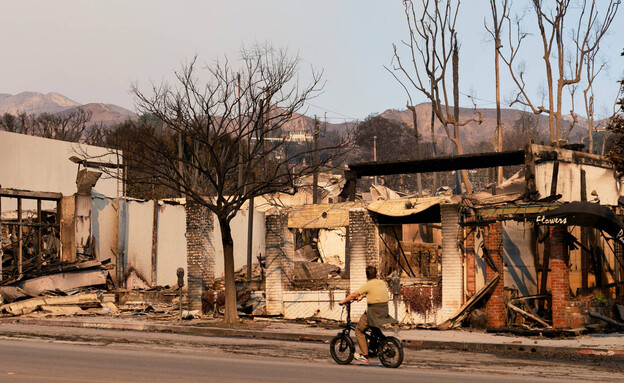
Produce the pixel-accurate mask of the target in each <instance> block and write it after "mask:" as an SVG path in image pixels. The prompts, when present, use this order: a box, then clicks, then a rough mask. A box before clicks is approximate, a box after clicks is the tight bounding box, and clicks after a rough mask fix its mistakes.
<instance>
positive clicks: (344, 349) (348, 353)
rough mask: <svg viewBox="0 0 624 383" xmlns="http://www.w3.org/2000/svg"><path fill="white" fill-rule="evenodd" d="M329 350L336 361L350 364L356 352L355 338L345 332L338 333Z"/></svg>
mask: <svg viewBox="0 0 624 383" xmlns="http://www.w3.org/2000/svg"><path fill="white" fill-rule="evenodd" d="M329 351H330V353H331V356H332V358H334V360H335V361H336V363H338V364H349V363H351V361H352V360H353V354H354V353H355V347H354V345H353V340H351V338H350V337H348V336H346V335H344V334H339V335H336V336H335V337H334V338H333V339H332V340H331V342H330V344H329Z"/></svg>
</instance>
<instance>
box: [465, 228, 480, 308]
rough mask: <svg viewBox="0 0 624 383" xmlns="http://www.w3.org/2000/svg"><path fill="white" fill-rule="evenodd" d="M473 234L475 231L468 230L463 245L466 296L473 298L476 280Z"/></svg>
mask: <svg viewBox="0 0 624 383" xmlns="http://www.w3.org/2000/svg"><path fill="white" fill-rule="evenodd" d="M475 233H476V229H469V230H468V234H467V235H466V241H465V244H464V246H465V247H464V249H465V256H466V295H467V296H468V297H471V296H473V295H474V294H475V293H476V292H477V280H476V275H475V274H476V271H475V256H476V253H475Z"/></svg>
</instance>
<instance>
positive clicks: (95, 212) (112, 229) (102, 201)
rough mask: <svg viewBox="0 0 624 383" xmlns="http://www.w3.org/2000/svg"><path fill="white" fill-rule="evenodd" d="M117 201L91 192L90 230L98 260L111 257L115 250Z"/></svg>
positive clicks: (114, 259)
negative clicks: (96, 249) (95, 245)
mask: <svg viewBox="0 0 624 383" xmlns="http://www.w3.org/2000/svg"><path fill="white" fill-rule="evenodd" d="M117 229H118V223H117V201H116V200H115V199H113V198H107V197H105V196H103V195H101V194H93V206H92V223H91V230H92V234H93V236H94V237H95V241H96V244H97V248H98V255H99V257H100V261H104V260H107V259H112V260H113V264H115V261H116V257H115V253H116V252H117V245H118V243H117Z"/></svg>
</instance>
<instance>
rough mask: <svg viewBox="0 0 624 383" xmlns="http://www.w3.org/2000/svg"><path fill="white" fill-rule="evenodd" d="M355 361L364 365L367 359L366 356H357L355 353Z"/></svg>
mask: <svg viewBox="0 0 624 383" xmlns="http://www.w3.org/2000/svg"><path fill="white" fill-rule="evenodd" d="M355 360H358V361H360V362H364V363H368V361H369V359H368V356H365V355H362V354H358V353H357V352H356V353H355Z"/></svg>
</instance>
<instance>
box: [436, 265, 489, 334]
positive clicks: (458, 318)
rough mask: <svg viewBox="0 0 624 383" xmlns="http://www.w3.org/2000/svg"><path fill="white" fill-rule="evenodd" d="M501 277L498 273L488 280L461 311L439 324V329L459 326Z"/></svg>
mask: <svg viewBox="0 0 624 383" xmlns="http://www.w3.org/2000/svg"><path fill="white" fill-rule="evenodd" d="M499 279H500V274H498V273H497V274H496V275H495V276H494V278H492V279H490V280H489V281H488V283H487V284H486V285H485V286H483V287H482V288H481V290H479V291H478V292H477V293H476V294H475V295H473V296H472V298H470V299H469V300H468V302H466V303H464V305H463V306H462V307H461V308H460V309H459V311H458V312H457V313H455V315H453V316H452V317H450V318H449V319H447V320H446V321H445V322H444V323H442V324H440V325H439V326H438V329H439V330H449V329H453V328H455V327H457V326H459V324H460V323H461V322H462V321H463V320H464V319H465V318H466V317H467V316H468V314H469V313H470V310H471V309H472V308H473V307H474V306H475V305H476V304H477V303H478V302H479V301H480V300H481V299H482V298H483V297H484V296H485V295H486V294H487V293H489V292H490V290H491V289H493V288H494V286H496V283H497V282H498V280H499Z"/></svg>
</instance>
